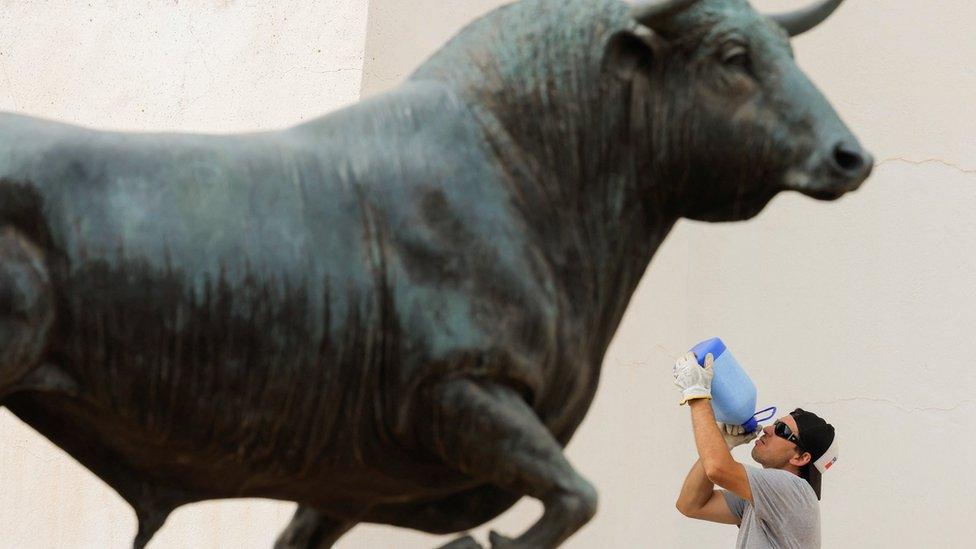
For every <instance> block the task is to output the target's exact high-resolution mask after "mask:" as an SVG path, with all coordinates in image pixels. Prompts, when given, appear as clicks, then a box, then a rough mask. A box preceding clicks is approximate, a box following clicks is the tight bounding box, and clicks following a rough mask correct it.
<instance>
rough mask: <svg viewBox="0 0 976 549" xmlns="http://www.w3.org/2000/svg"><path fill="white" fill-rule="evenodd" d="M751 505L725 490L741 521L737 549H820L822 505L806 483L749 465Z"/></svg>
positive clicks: (777, 471)
mask: <svg viewBox="0 0 976 549" xmlns="http://www.w3.org/2000/svg"><path fill="white" fill-rule="evenodd" d="M746 474H747V475H748V476H749V487H750V488H751V489H752V503H749V502H748V501H746V500H744V499H742V498H740V497H739V496H737V495H735V494H733V493H732V492H728V491H723V492H722V495H723V496H725V502H726V503H728V504H729V509H730V510H731V511H732V514H733V515H735V516H736V517H738V518H739V521H740V522H739V538H738V539H737V540H736V543H735V547H736V549H812V548H817V549H819V547H820V502H819V501H817V495H816V494H815V493H814V492H813V488H811V487H810V485H809V484H807V481H805V480H803V479H802V478H800V477H798V476H796V475H794V474H793V473H790V472H789V471H781V470H779V469H758V468H756V467H748V466H746Z"/></svg>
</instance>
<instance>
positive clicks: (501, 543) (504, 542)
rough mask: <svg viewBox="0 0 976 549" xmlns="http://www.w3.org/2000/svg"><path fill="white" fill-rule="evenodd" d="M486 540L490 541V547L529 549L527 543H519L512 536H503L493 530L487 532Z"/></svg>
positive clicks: (495, 548)
mask: <svg viewBox="0 0 976 549" xmlns="http://www.w3.org/2000/svg"><path fill="white" fill-rule="evenodd" d="M488 541H490V542H491V549H529V546H528V545H525V544H522V543H519V542H518V541H516V540H514V539H512V538H509V537H505V536H503V535H501V534H499V533H498V532H496V531H494V530H492V531H491V532H489V533H488ZM534 549H537V548H534Z"/></svg>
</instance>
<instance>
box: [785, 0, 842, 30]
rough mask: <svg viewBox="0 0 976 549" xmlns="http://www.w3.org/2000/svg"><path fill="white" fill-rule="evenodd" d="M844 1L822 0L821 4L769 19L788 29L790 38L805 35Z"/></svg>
mask: <svg viewBox="0 0 976 549" xmlns="http://www.w3.org/2000/svg"><path fill="white" fill-rule="evenodd" d="M843 1H844V0H822V1H821V2H819V3H817V4H814V5H812V6H808V7H805V8H801V9H798V10H796V11H792V12H790V13H780V14H776V15H770V16H769V17H770V18H771V19H772V20H773V21H776V22H777V23H779V26H781V27H783V28H784V29H786V32H787V34H789V35H790V36H797V35H799V34H803V33H805V32H807V31H808V30H810V29H812V28H813V27H816V26H817V25H819V24H820V23H822V22H823V20H824V19H826V18H827V17H829V16H830V14H831V13H834V10H835V9H837V6H839V5H840V4H841V2H843Z"/></svg>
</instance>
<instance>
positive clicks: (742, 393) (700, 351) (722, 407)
mask: <svg viewBox="0 0 976 549" xmlns="http://www.w3.org/2000/svg"><path fill="white" fill-rule="evenodd" d="M691 352H693V353H695V358H697V359H698V364H699V365H701V366H702V367H704V366H705V355H707V354H708V353H711V354H712V359H713V360H712V370H713V371H714V372H715V376H714V377H713V378H712V410H714V412H715V419H716V420H718V421H721V422H722V423H727V424H733V425H742V426H743V427H745V428H746V432H752V431H755V430H756V427H757V426H758V425H759V422H760V421H767V420H769V419H771V418H772V417H773V416H774V415H776V407H775V406H771V407H769V408H766V409H765V410H760V411H758V412H757V411H756V386H755V384H753V382H752V380H751V379H749V376H748V375H746V372H745V370H743V369H742V366H739V363H738V361H736V360H735V357H734V356H732V353H731V352H730V351H729V349H728V348H727V347H726V346H725V343H722V340H721V339H719V338H717V337H713V338H712V339H709V340H706V341H702V342H701V343H699V344H698V345H695V346H694V347H692V349H691ZM767 412H768V413H769V415H768V416H765V417H763V418H758V417H757V416H759V415H760V414H765V413H767Z"/></svg>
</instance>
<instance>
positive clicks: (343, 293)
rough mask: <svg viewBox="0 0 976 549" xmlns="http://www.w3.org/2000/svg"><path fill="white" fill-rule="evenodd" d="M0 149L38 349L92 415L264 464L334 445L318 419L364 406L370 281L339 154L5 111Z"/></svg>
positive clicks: (297, 459) (337, 432)
mask: <svg viewBox="0 0 976 549" xmlns="http://www.w3.org/2000/svg"><path fill="white" fill-rule="evenodd" d="M0 151H2V153H0V181H2V183H0V185H2V187H3V188H4V189H5V191H4V192H5V193H6V195H7V196H12V197H18V200H17V201H8V202H6V206H7V208H6V209H7V210H9V211H4V212H3V213H4V219H2V220H0V221H2V223H3V224H5V225H9V224H13V225H15V226H17V227H18V229H20V230H22V231H24V232H26V233H28V234H29V236H30V237H31V238H34V239H36V240H38V241H40V243H41V244H42V246H43V247H44V248H45V249H46V251H47V253H48V259H49V268H50V270H51V275H52V282H53V285H54V286H55V289H56V292H57V294H58V296H59V308H58V315H57V321H56V322H57V325H56V330H57V334H56V335H55V336H54V337H52V345H51V348H50V354H51V356H52V357H53V359H54V360H55V361H56V362H58V363H59V364H60V365H61V366H62V367H63V368H65V369H66V370H67V371H69V373H70V374H71V375H73V376H74V377H76V378H77V380H78V381H79V383H80V384H81V385H82V392H83V394H84V397H85V399H86V400H87V401H90V402H94V403H96V406H97V407H100V408H101V409H102V410H101V412H100V413H104V414H107V415H114V416H115V417H117V418H121V420H122V421H124V422H126V423H127V424H129V425H130V426H131V428H132V429H133V430H134V432H136V431H138V433H139V435H140V437H141V438H143V439H152V440H156V441H166V440H170V441H174V442H178V443H180V444H182V445H185V446H189V447H191V448H193V449H194V451H195V452H199V453H201V454H208V453H209V454H213V455H214V456H217V455H218V454H225V453H226V452H227V451H228V448H233V451H235V452H246V453H247V456H246V461H248V462H250V463H252V464H253V463H260V462H262V461H267V462H269V463H271V462H274V466H275V467H276V468H278V469H281V468H286V467H287V466H290V467H292V468H295V469H297V468H300V467H301V466H302V465H303V463H302V460H304V459H305V456H306V452H304V449H305V448H307V447H310V446H318V447H320V448H324V447H325V446H332V445H334V446H336V447H341V445H342V443H343V441H342V440H341V437H342V436H344V435H343V434H342V433H348V432H351V431H354V430H355V429H348V428H343V429H340V428H338V426H337V425H329V424H328V423H329V422H330V421H332V422H338V421H340V418H344V417H349V416H348V414H349V413H350V412H352V411H354V410H353V409H352V408H354V407H355V406H356V405H358V404H360V403H361V402H364V401H366V399H365V398H364V395H365V393H366V392H367V391H368V390H369V388H368V387H366V386H365V385H366V384H365V383H363V382H362V380H363V376H362V368H363V367H364V366H368V364H365V363H364V356H368V354H369V348H368V347H369V346H370V345H373V344H375V342H373V341H367V340H365V339H363V338H364V337H366V336H367V335H368V334H370V333H373V332H376V331H377V329H378V328H379V326H380V320H379V319H378V318H377V317H378V315H377V314H376V311H377V310H378V308H379V300H380V295H379V292H380V291H381V290H380V287H379V286H380V285H378V284H377V282H378V280H377V278H376V276H375V274H376V273H375V272H374V269H373V265H372V263H371V262H370V260H369V258H368V257H367V255H368V245H367V243H366V242H365V235H364V228H363V224H362V223H361V222H360V220H361V215H362V214H361V211H360V209H359V200H358V197H357V195H356V193H355V192H353V191H352V190H351V188H350V186H349V185H346V184H344V182H343V181H341V180H340V176H339V175H338V174H339V173H340V172H341V169H342V168H341V166H340V165H339V164H341V157H339V156H337V155H334V154H333V155H330V154H325V155H323V154H322V151H316V150H314V149H313V148H311V147H310V146H309V145H308V143H307V142H306V141H304V140H301V139H296V138H293V137H292V136H290V135H289V134H288V133H287V132H275V133H262V134H252V135H245V136H198V135H176V134H120V133H110V132H96V131H90V130H83V129H79V128H74V127H70V126H65V125H60V124H54V123H50V122H44V121H36V120H33V119H28V118H25V117H17V116H12V117H9V118H8V119H7V120H3V121H2V122H0ZM15 205H16V207H15ZM25 210H26V211H25ZM313 418H320V421H315V420H314V419H313ZM344 427H348V426H344ZM289 460H290V461H289Z"/></svg>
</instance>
